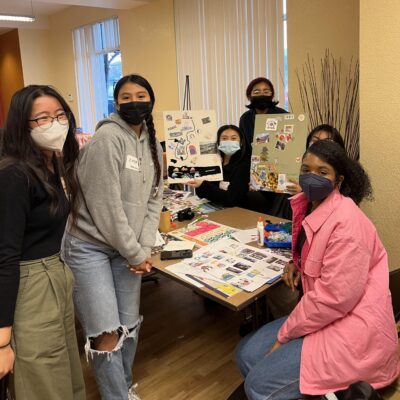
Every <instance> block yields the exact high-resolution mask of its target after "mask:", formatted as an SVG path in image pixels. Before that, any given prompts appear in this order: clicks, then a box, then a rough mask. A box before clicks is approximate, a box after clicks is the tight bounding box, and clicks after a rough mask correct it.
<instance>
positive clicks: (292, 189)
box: [286, 179, 301, 196]
mask: <svg viewBox="0 0 400 400" xmlns="http://www.w3.org/2000/svg"><path fill="white" fill-rule="evenodd" d="M289 182H290V183H287V184H286V190H287V191H288V192H289V193H290V194H291V195H292V196H294V195H295V194H297V193H300V192H301V187H300V185H299V182H297V181H295V180H293V179H289Z"/></svg>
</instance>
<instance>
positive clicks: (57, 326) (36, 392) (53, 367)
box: [11, 255, 85, 400]
mask: <svg viewBox="0 0 400 400" xmlns="http://www.w3.org/2000/svg"><path fill="white" fill-rule="evenodd" d="M20 271H21V278H20V286H19V291H18V299H17V306H16V310H15V317H14V325H13V335H12V346H13V348H14V351H15V366H14V374H13V376H12V378H13V382H12V385H11V386H12V388H11V389H12V391H13V392H14V395H15V398H16V400H83V399H85V387H84V381H83V375H82V369H81V363H80V359H79V353H78V346H77V342H76V334H75V319H74V307H73V303H72V288H73V276H72V273H71V271H70V269H69V268H68V266H66V265H65V264H64V263H63V262H62V261H61V260H60V258H59V256H58V255H56V256H52V257H48V258H45V259H42V260H34V261H27V262H21V263H20Z"/></svg>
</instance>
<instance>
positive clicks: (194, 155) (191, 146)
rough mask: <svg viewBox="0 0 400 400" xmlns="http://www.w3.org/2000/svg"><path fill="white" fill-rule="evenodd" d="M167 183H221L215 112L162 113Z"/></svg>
mask: <svg viewBox="0 0 400 400" xmlns="http://www.w3.org/2000/svg"><path fill="white" fill-rule="evenodd" d="M163 122H164V130H165V146H166V153H167V169H168V183H170V184H171V183H186V182H188V181H189V180H191V179H196V178H203V179H207V180H209V181H222V179H223V178H222V165H221V157H220V155H219V153H218V150H217V125H216V116H215V111H211V110H203V111H164V112H163Z"/></svg>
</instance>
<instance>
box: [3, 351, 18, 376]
mask: <svg viewBox="0 0 400 400" xmlns="http://www.w3.org/2000/svg"><path fill="white" fill-rule="evenodd" d="M14 359H15V355H14V350H13V349H12V348H11V346H10V345H9V346H7V347H4V348H2V349H0V379H1V378H3V377H4V376H6V375H7V374H8V373H9V372H11V373H13V372H14V370H13V369H14Z"/></svg>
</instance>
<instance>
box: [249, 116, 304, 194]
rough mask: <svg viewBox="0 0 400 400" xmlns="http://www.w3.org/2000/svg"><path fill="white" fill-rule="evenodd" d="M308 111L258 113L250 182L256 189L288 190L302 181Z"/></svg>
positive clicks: (278, 191) (279, 191) (282, 191)
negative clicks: (287, 185)
mask: <svg viewBox="0 0 400 400" xmlns="http://www.w3.org/2000/svg"><path fill="white" fill-rule="evenodd" d="M307 124H308V117H307V115H306V114H257V115H256V120H255V125H254V137H253V150H252V156H251V169H250V182H251V185H252V186H253V187H254V189H255V190H265V191H270V192H277V193H284V192H287V191H286V184H287V183H290V182H289V180H295V181H298V179H299V172H300V165H301V158H302V156H303V154H304V152H305V150H306V149H305V146H306V139H307V134H308V130H307Z"/></svg>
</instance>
